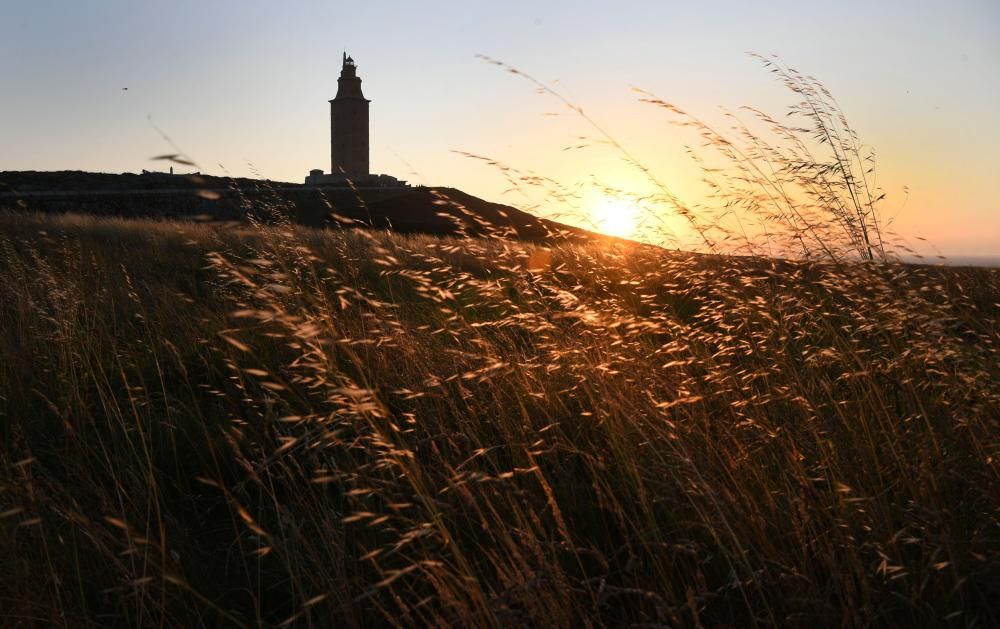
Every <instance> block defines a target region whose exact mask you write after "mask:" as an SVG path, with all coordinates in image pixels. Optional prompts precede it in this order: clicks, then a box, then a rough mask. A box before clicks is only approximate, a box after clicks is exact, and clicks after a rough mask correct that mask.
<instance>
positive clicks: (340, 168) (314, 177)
mask: <svg viewBox="0 0 1000 629" xmlns="http://www.w3.org/2000/svg"><path fill="white" fill-rule="evenodd" d="M370 102H371V101H369V100H368V99H367V98H365V95H364V94H362V93H361V79H360V78H358V67H357V66H356V65H354V59H351V58H350V57H348V56H347V53H346V52H345V53H344V65H343V66H342V67H341V69H340V78H339V79H337V96H336V98H334V99H333V100H331V101H330V174H328V175H327V174H324V173H323V171H322V170H321V169H319V168H314V169H313V170H310V171H309V175H307V176H306V184H309V185H313V186H338V187H339V186H354V187H357V188H405V187H407V185H406V182H405V181H401V180H399V179H396V178H395V177H393V176H392V175H374V174H372V173H371V171H370V170H369V168H370V166H369V164H368V103H370Z"/></svg>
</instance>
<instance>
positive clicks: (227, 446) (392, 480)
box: [0, 213, 1000, 627]
mask: <svg viewBox="0 0 1000 629" xmlns="http://www.w3.org/2000/svg"><path fill="white" fill-rule="evenodd" d="M998 303H1000V271H998V270H989V269H940V268H931V267H918V266H904V265H892V264H882V265H879V264H864V265H862V264H859V265H853V266H848V265H818V264H813V265H808V264H796V263H790V262H781V263H779V262H771V261H763V260H758V261H753V260H746V259H743V260H736V259H726V258H719V257H714V258H713V257H705V256H687V255H680V254H671V253H668V252H663V251H657V250H653V249H649V248H638V247H631V246H629V245H627V244H622V243H615V242H611V241H605V242H591V243H588V244H579V243H576V244H574V243H572V242H565V243H563V244H559V245H558V246H552V247H540V246H536V245H531V244H527V243H525V242H522V241H518V240H513V239H502V238H493V239H457V238H448V237H444V238H442V237H435V236H428V235H402V234H396V235H387V234H384V233H377V232H371V231H364V230H351V231H336V230H313V229H309V228H305V227H300V226H294V225H292V224H289V223H283V224H278V225H272V226H258V227H251V226H238V227H233V226H225V225H217V224H195V223H190V222H187V223H183V222H169V221H150V220H125V219H120V218H94V217H81V216H74V215H61V216H54V215H49V216H43V215H33V214H27V213H21V214H0V563H2V565H3V566H4V570H3V571H0V617H2V618H3V620H4V622H3V624H4V625H5V626H12V625H13V626H17V625H32V624H55V625H68V626H74V627H86V626H136V625H144V626H147V625H148V626H152V625H156V626H188V627H194V626H218V625H227V626H228V625H232V626H257V625H265V626H277V625H283V626H371V625H394V624H399V625H426V624H434V625H452V626H543V625H544V626H565V627H570V626H574V627H575V626H584V625H586V624H592V625H606V626H627V625H633V626H647V627H652V626H692V627H698V626H748V625H752V624H755V623H756V624H765V625H790V626H860V625H864V626H873V625H874V626H907V627H910V626H940V625H946V626H992V625H996V624H998V623H1000V615H998V613H997V610H996V606H995V601H996V600H997V597H998V596H1000V522H998V518H1000V473H998V461H1000V443H998V440H1000V437H998V435H1000V426H998V423H1000V412H998V409H1000V347H998V342H1000V323H998V318H997V315H998V308H1000V306H998Z"/></svg>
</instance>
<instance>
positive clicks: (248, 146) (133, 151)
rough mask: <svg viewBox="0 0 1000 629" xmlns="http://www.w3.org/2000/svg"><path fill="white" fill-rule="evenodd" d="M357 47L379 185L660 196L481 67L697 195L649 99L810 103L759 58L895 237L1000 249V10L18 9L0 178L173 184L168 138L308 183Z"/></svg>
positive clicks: (871, 5)
mask: <svg viewBox="0 0 1000 629" xmlns="http://www.w3.org/2000/svg"><path fill="white" fill-rule="evenodd" d="M345 50H346V51H347V52H349V53H350V54H351V55H352V56H353V58H354V59H355V61H356V62H357V64H358V73H359V75H360V76H361V77H362V80H363V89H364V91H365V95H366V96H367V97H368V98H369V99H371V100H372V104H371V113H370V119H371V166H372V170H373V172H381V173H389V174H392V175H395V176H397V177H400V178H402V179H407V180H409V181H411V182H413V183H420V184H426V185H443V186H452V187H457V188H460V189H462V190H464V191H466V192H468V193H470V194H474V195H476V196H480V197H483V198H486V199H489V200H492V201H498V202H503V203H509V204H512V205H517V206H520V207H528V208H531V209H532V211H535V212H536V213H540V214H543V215H555V214H554V212H557V211H558V210H557V209H554V208H552V207H548V206H546V205H544V204H541V205H539V203H541V201H544V199H541V200H540V199H539V198H538V197H537V195H535V196H533V193H532V192H531V191H527V192H525V191H524V190H522V191H517V190H513V191H512V190H510V188H511V185H510V183H509V182H508V181H507V179H506V178H505V177H504V176H503V174H502V172H501V171H500V170H499V169H497V168H496V167H493V166H490V165H489V164H487V163H485V162H483V161H481V160H476V159H472V158H470V157H467V156H464V155H462V152H467V153H473V154H476V155H482V156H487V157H489V158H491V159H493V160H496V161H498V162H501V163H503V164H506V165H509V166H510V167H512V168H515V169H517V170H518V171H520V172H528V173H533V174H537V175H540V176H545V177H549V178H551V179H552V180H554V181H558V182H560V184H561V185H563V186H566V187H570V188H572V187H573V186H577V185H582V186H587V185H593V184H592V182H595V181H596V182H598V183H599V185H602V186H610V187H613V188H618V189H623V190H635V191H636V192H637V193H642V191H643V190H642V189H643V186H645V185H646V184H645V181H644V179H643V176H642V175H641V173H638V172H636V170H635V169H634V168H632V167H630V166H629V165H628V164H627V163H625V162H624V161H623V160H622V159H621V156H620V155H619V154H618V153H617V152H616V151H614V150H612V149H610V148H608V147H606V146H590V147H588V148H584V149H577V150H569V151H567V150H564V148H565V147H569V146H577V145H580V144H588V143H589V144H592V142H588V141H586V140H579V139H578V138H580V137H581V136H583V137H592V136H593V135H594V129H593V128H592V127H590V126H588V124H587V122H586V121H585V120H583V119H582V118H581V117H580V116H578V115H576V114H574V113H573V112H572V111H570V110H568V109H567V108H566V107H564V106H563V105H562V104H561V103H560V102H559V101H558V100H556V99H555V98H553V97H552V96H551V95H547V94H539V93H537V90H536V89H535V88H534V86H533V85H531V84H530V83H529V82H528V81H525V80H524V79H523V78H521V77H518V76H515V75H512V74H510V73H507V72H504V71H503V70H502V69H500V68H498V67H496V66H493V65H490V64H488V63H486V62H485V61H484V60H483V59H481V58H478V57H477V55H487V56H489V57H492V58H495V59H499V60H502V61H504V62H505V63H508V64H510V65H511V66H513V67H516V68H518V69H519V70H521V71H523V72H526V73H528V74H530V75H531V76H533V77H535V78H537V79H538V80H540V81H542V82H543V83H545V84H548V85H551V86H553V87H554V88H555V89H557V90H559V91H560V92H561V93H563V94H564V95H566V96H567V97H568V98H569V99H570V100H571V101H572V102H573V103H574V104H576V105H578V106H580V107H581V108H582V109H583V111H584V112H586V114H587V115H588V116H589V117H590V118H591V119H593V120H594V121H596V122H597V123H598V124H600V125H601V127H602V128H603V129H605V130H606V131H607V132H608V133H609V134H610V135H612V136H613V137H614V138H615V139H616V140H617V141H618V142H619V143H620V144H621V145H622V146H624V147H626V148H627V149H628V150H629V152H630V153H631V154H633V155H634V156H635V157H636V158H637V159H638V160H639V161H641V162H642V163H643V164H645V165H646V166H648V167H649V168H650V169H651V171H653V172H655V173H656V175H657V177H658V178H659V179H660V180H662V181H665V182H668V183H669V185H670V186H671V188H672V189H674V190H675V191H677V192H678V193H679V194H681V195H682V196H684V195H690V196H691V197H695V198H696V197H697V196H698V195H699V194H702V193H701V192H699V184H698V183H697V180H698V179H699V174H698V171H697V168H696V167H695V166H694V165H692V163H690V160H688V159H687V157H686V156H685V153H684V150H683V145H684V143H685V142H690V138H687V139H685V138H684V137H683V136H682V135H681V132H682V130H681V129H678V128H677V127H676V126H673V125H670V124H668V122H667V118H666V116H665V115H664V112H662V111H660V110H657V109H656V108H654V107H651V106H650V105H648V104H644V103H641V102H639V101H638V95H637V94H636V93H635V92H634V91H633V88H642V89H645V90H648V91H650V92H653V93H655V94H657V95H658V96H660V97H662V98H664V99H665V100H668V101H670V102H672V103H675V104H677V105H679V106H681V107H683V108H684V109H685V110H686V111H690V112H692V113H696V114H697V115H699V116H701V117H704V118H706V119H708V120H713V119H715V118H714V117H716V116H719V115H720V113H719V112H720V109H719V108H720V107H726V108H737V107H739V106H741V105H751V106H755V107H758V108H761V109H763V110H766V111H769V112H774V113H777V114H780V113H781V112H783V111H784V108H786V107H787V105H789V104H790V103H791V102H793V99H791V97H790V93H789V92H787V91H786V90H785V89H784V88H783V86H781V85H780V84H779V83H777V82H776V81H775V80H773V78H772V77H771V76H770V75H769V74H768V73H767V72H766V71H764V70H763V69H762V67H761V66H760V64H759V62H757V61H755V60H754V59H752V58H750V57H749V56H748V55H747V54H746V53H747V52H748V51H753V52H757V53H761V54H765V55H769V54H776V55H779V56H780V58H781V59H782V60H784V62H785V63H787V64H788V65H790V66H792V67H795V68H797V69H799V70H802V71H803V72H807V73H809V74H811V75H813V76H816V77H817V78H819V79H820V80H821V81H822V82H823V83H824V84H825V85H826V86H827V87H828V88H829V89H830V91H831V92H832V93H833V94H834V95H835V96H836V98H837V100H838V101H839V103H840V105H841V106H842V108H843V110H844V112H845V113H846V115H847V117H848V120H849V122H850V124H851V126H852V127H853V128H854V129H855V130H856V131H857V133H858V134H859V136H860V137H861V139H862V141H863V142H864V143H865V144H866V145H868V146H872V147H874V149H875V151H876V156H877V165H878V177H879V184H880V185H881V187H882V188H883V189H884V191H885V192H886V194H887V197H886V199H885V201H884V202H883V205H882V208H881V211H882V215H883V216H884V217H886V218H887V219H888V218H889V217H893V223H892V229H893V230H895V231H896V232H898V233H900V234H902V235H904V236H905V237H906V238H908V239H909V241H910V242H912V243H913V244H914V245H915V246H916V248H918V249H919V250H921V251H923V252H926V253H937V252H941V253H944V254H946V255H991V256H1000V190H998V187H1000V71H998V68H1000V3H998V2H996V0H982V1H972V0H969V1H961V0H959V1H952V2H921V1H912V2H894V1H888V0H887V1H873V0H866V1H863V2H857V1H853V0H848V1H842V2H837V3H835V4H829V3H827V4H821V3H810V2H801V0H796V1H794V2H758V3H748V2H742V1H736V0H717V1H715V2H711V3H696V2H672V1H660V2H630V1H627V0H618V1H615V2H604V1H599V0H593V1H587V2H569V1H565V2H564V1H547V2H545V1H540V0H539V1H535V2H521V1H518V0H508V1H506V2H491V3H484V2H473V1H470V0H466V1H464V2H386V1H379V0H365V1H357V2H340V1H324V2H321V1H310V0H298V1H296V2H288V3H278V2H258V1H255V0H240V1H238V2H237V1H235V0H232V1H229V0H220V1H211V0H202V1H199V2H191V1H187V0H174V1H169V0H160V1H157V2H147V1H145V0H128V1H112V0H93V1H89V2H85V1H81V0H76V1H73V2H57V1H54V0H0V79H2V87H0V171H2V170H62V169H78V170H89V171H101V172H138V171H140V170H141V169H144V168H145V169H150V170H162V169H165V167H166V166H165V164H164V162H155V161H151V160H150V158H151V157H153V156H155V155H159V154H162V153H168V152H173V149H172V148H171V146H170V144H169V143H168V142H167V140H165V139H164V138H163V137H162V135H161V132H162V133H163V134H166V135H167V136H169V138H170V140H171V141H172V142H173V143H174V144H176V145H177V146H178V147H180V149H181V150H182V151H183V152H184V153H185V154H187V155H189V156H190V157H191V158H193V159H194V160H195V161H196V162H197V163H198V168H199V169H200V170H201V171H202V172H207V173H211V174H227V173H228V174H231V175H234V176H259V177H266V178H270V179H275V180H282V181H293V182H301V181H302V179H303V177H304V176H305V175H306V174H307V172H308V171H309V170H310V169H313V168H321V169H323V170H326V171H329V168H330V165H329V104H328V100H329V99H331V98H333V96H334V95H335V94H336V79H337V76H338V74H339V70H340V61H341V54H342V52H343V51H345ZM125 87H127V88H128V89H127V90H123V89H122V88H125ZM552 114H558V115H552ZM906 191H908V192H906ZM588 198H590V199H593V197H588ZM592 202H593V203H594V204H595V207H597V206H599V205H600V201H599V200H598V201H592ZM595 211H599V210H595ZM922 238H926V239H927V240H926V241H925V240H921V239H922Z"/></svg>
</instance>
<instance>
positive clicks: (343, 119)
mask: <svg viewBox="0 0 1000 629" xmlns="http://www.w3.org/2000/svg"><path fill="white" fill-rule="evenodd" d="M369 102H370V101H369V100H368V99H366V98H365V96H364V94H362V93H361V79H360V78H359V77H358V67H357V66H356V65H354V59H351V58H350V57H348V56H347V53H346V52H345V53H344V65H343V67H342V68H341V69H340V78H339V79H337V96H336V98H334V99H333V100H331V101H330V158H331V165H332V168H331V170H330V172H331V174H333V175H335V176H336V175H346V176H348V177H360V176H363V175H367V174H368V103H369Z"/></svg>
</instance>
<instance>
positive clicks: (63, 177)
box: [0, 171, 620, 243]
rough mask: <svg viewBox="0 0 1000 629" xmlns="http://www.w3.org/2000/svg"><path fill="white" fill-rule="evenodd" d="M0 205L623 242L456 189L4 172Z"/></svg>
mask: <svg viewBox="0 0 1000 629" xmlns="http://www.w3.org/2000/svg"><path fill="white" fill-rule="evenodd" d="M0 208H13V209H23V210H34V211H40V212H48V213H66V212H77V213H84V214H94V215H100V216H124V217H163V218H195V219H198V220H221V221H226V220H241V219H246V218H248V217H250V216H253V217H255V218H257V219H259V220H272V219H274V218H276V217H277V216H279V215H287V216H289V217H291V218H292V220H294V221H295V222H297V223H301V224H303V225H309V226H313V227H323V226H340V227H371V228H375V229H389V230H392V231H394V232H398V233H426V234H434V235H467V236H503V237H507V238H517V239H521V240H527V241H531V242H539V243H544V242H566V241H579V242H583V241H590V240H595V239H599V240H608V241H620V239H616V238H612V237H609V236H604V235H601V234H597V233H594V232H590V231H587V230H583V229H579V228H576V227H570V226H568V225H563V224H561V223H557V222H555V221H550V220H546V219H542V218H538V217H536V216H533V215H531V214H529V213H527V212H524V211H522V210H518V209H516V208H513V207H510V206H507V205H503V204H500V203H491V202H489V201H485V200H483V199H480V198H478V197H474V196H472V195H470V194H467V193H465V192H462V191H461V190H457V189H455V188H443V187H442V188H438V187H422V186H417V187H400V188H348V187H333V186H328V187H317V186H308V185H303V184H294V183H285V182H276V181H270V180H259V179H246V178H228V177H215V176H211V175H202V174H194V175H174V174H169V173H155V172H143V173H142V174H134V173H123V174H120V175H118V174H110V173H88V172H82V171H56V172H38V171H8V172H2V173H0Z"/></svg>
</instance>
